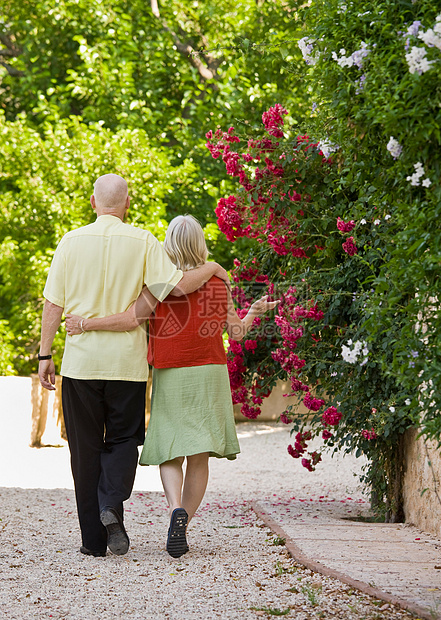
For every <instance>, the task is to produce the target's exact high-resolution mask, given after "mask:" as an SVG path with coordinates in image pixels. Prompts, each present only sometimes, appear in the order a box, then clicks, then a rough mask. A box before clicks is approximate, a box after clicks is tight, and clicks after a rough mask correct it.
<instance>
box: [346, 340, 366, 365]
mask: <svg viewBox="0 0 441 620" xmlns="http://www.w3.org/2000/svg"><path fill="white" fill-rule="evenodd" d="M353 344H354V346H353V348H352V349H351V348H350V347H351V346H352V340H348V342H347V345H345V344H343V345H342V347H341V356H342V358H343V359H344V361H345V362H348V364H355V363H356V361H357V359H358V357H359V356H360V355H361V354H362V355H363V359H362V360H361V361H360V366H363V365H364V364H366V362H367V361H368V357H367V355H368V353H369V349H368V348H367V344H366V342H365V341H364V340H356V341H355V342H354V343H353Z"/></svg>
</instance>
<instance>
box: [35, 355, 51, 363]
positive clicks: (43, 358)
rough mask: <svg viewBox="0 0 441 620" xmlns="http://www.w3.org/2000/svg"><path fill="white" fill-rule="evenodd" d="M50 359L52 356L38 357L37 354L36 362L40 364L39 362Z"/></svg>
mask: <svg viewBox="0 0 441 620" xmlns="http://www.w3.org/2000/svg"><path fill="white" fill-rule="evenodd" d="M51 359H52V355H40V354H38V361H39V362H41V360H51Z"/></svg>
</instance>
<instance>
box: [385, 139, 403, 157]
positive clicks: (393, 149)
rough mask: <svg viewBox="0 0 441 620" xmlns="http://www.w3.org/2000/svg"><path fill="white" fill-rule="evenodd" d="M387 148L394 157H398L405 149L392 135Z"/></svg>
mask: <svg viewBox="0 0 441 620" xmlns="http://www.w3.org/2000/svg"><path fill="white" fill-rule="evenodd" d="M386 148H387V150H388V151H389V153H390V154H391V155H392V157H393V158H394V159H398V157H399V156H400V155H401V153H402V151H403V147H402V146H401V145H400V143H399V142H398V140H395V138H394V137H393V136H391V137H390V140H389V142H388V143H387V146H386Z"/></svg>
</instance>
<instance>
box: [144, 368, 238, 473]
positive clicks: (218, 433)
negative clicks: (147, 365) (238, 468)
mask: <svg viewBox="0 0 441 620" xmlns="http://www.w3.org/2000/svg"><path fill="white" fill-rule="evenodd" d="M202 452H209V453H210V456H215V457H218V458H223V457H225V458H227V459H235V458H236V454H238V453H239V452H240V448H239V442H238V440H237V435H236V427H235V423H234V414H233V404H232V400H231V391H230V381H229V378H228V370H227V366H226V364H208V365H206V366H192V367H186V368H160V369H158V368H154V369H153V387H152V404H151V414H150V422H149V425H148V428H147V435H146V438H145V442H144V448H143V450H142V454H141V458H140V461H139V462H140V464H141V465H160V464H161V463H165V462H166V461H170V460H172V459H174V458H176V457H178V456H191V455H193V454H201V453H202Z"/></svg>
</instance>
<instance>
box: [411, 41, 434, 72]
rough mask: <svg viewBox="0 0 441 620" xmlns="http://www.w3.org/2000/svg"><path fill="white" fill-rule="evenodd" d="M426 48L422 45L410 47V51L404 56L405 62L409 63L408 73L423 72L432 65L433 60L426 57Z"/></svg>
mask: <svg viewBox="0 0 441 620" xmlns="http://www.w3.org/2000/svg"><path fill="white" fill-rule="evenodd" d="M426 53H427V52H426V49H425V48H424V47H415V46H414V47H412V48H411V50H410V52H408V53H407V54H406V56H405V58H406V60H407V64H408V65H409V71H410V73H419V74H420V75H421V74H422V73H425V72H426V71H428V70H429V69H430V67H431V66H432V65H433V62H434V61H433V60H432V61H429V60H427V58H426Z"/></svg>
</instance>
